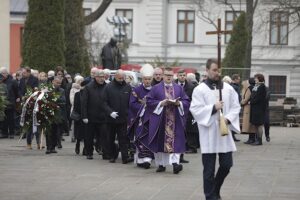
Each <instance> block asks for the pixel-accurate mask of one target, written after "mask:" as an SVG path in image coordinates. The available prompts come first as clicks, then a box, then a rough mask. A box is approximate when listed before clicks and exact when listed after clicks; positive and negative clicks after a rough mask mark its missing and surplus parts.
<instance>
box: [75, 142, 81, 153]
mask: <svg viewBox="0 0 300 200" xmlns="http://www.w3.org/2000/svg"><path fill="white" fill-rule="evenodd" d="M75 153H76V154H77V155H78V154H79V153H80V145H79V144H78V143H77V144H76V147H75Z"/></svg>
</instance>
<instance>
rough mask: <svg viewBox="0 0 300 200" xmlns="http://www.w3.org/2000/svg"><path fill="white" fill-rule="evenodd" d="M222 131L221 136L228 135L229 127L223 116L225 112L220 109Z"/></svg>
mask: <svg viewBox="0 0 300 200" xmlns="http://www.w3.org/2000/svg"><path fill="white" fill-rule="evenodd" d="M220 132H221V136H226V135H228V127H227V124H226V122H225V118H224V116H223V113H222V112H221V111H220Z"/></svg>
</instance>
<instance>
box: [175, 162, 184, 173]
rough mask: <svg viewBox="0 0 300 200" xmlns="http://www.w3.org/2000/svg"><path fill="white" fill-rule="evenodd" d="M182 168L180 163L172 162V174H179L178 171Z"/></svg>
mask: <svg viewBox="0 0 300 200" xmlns="http://www.w3.org/2000/svg"><path fill="white" fill-rule="evenodd" d="M182 169H183V167H182V165H180V164H179V165H178V164H177V163H173V174H179V172H180V171H182Z"/></svg>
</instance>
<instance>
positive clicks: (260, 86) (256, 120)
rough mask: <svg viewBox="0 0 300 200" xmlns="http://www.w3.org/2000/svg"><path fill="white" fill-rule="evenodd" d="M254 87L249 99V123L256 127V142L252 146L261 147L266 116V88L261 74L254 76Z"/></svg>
mask: <svg viewBox="0 0 300 200" xmlns="http://www.w3.org/2000/svg"><path fill="white" fill-rule="evenodd" d="M254 79H255V86H254V88H253V89H252V93H251V97H250V106H251V107H250V123H251V124H253V125H254V126H255V127H256V130H257V131H256V132H257V140H256V142H254V143H253V145H262V135H263V128H264V123H265V115H266V93H267V91H266V86H265V84H264V82H265V78H264V76H263V75H262V74H256V75H255V76H254Z"/></svg>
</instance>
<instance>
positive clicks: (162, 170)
mask: <svg viewBox="0 0 300 200" xmlns="http://www.w3.org/2000/svg"><path fill="white" fill-rule="evenodd" d="M165 171H166V167H164V166H162V165H159V166H158V168H157V170H156V172H165Z"/></svg>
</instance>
